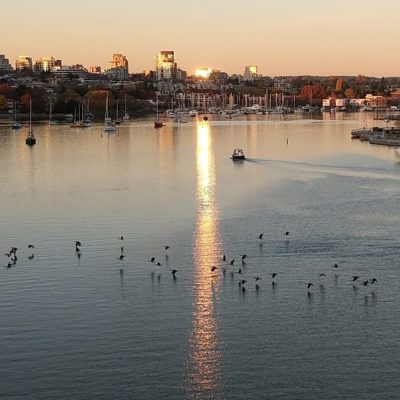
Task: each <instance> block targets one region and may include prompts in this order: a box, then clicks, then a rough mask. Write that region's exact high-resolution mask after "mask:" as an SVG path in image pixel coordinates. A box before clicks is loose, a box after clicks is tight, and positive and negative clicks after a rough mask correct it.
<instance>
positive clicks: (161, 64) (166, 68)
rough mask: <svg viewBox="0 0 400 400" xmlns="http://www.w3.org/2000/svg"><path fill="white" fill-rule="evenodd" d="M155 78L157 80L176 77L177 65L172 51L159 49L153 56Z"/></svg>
mask: <svg viewBox="0 0 400 400" xmlns="http://www.w3.org/2000/svg"><path fill="white" fill-rule="evenodd" d="M155 61H156V78H157V80H158V81H162V80H170V79H171V80H172V79H175V78H176V76H175V75H176V69H177V65H176V62H175V55H174V52H173V51H170V50H168V51H161V52H160V53H158V54H156V56H155Z"/></svg>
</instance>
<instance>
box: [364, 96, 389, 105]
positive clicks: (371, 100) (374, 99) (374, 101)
mask: <svg viewBox="0 0 400 400" xmlns="http://www.w3.org/2000/svg"><path fill="white" fill-rule="evenodd" d="M365 104H366V105H367V106H369V107H372V108H385V107H386V104H387V101H386V97H384V96H373V95H372V94H367V95H366V96H365Z"/></svg>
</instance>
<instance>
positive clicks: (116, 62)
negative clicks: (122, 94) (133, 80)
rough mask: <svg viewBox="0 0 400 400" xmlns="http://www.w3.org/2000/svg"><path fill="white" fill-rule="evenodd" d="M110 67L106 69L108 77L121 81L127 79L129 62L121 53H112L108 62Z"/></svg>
mask: <svg viewBox="0 0 400 400" xmlns="http://www.w3.org/2000/svg"><path fill="white" fill-rule="evenodd" d="M109 64H110V68H109V69H108V70H107V71H106V74H107V76H108V77H109V78H110V79H113V80H118V81H123V80H127V79H129V63H128V60H127V58H126V57H125V56H124V55H123V54H113V58H112V60H111V61H110V62H109Z"/></svg>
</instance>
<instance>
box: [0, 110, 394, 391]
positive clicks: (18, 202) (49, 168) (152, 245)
mask: <svg viewBox="0 0 400 400" xmlns="http://www.w3.org/2000/svg"><path fill="white" fill-rule="evenodd" d="M364 123H365V121H364V116H361V114H360V115H359V116H357V115H346V116H338V117H336V118H333V117H331V116H325V117H324V118H323V119H319V120H313V119H299V118H297V117H293V116H289V117H285V118H272V117H251V118H243V119H240V120H229V121H227V120H220V121H219V120H211V121H208V122H203V121H201V120H198V121H197V120H196V121H195V120H193V121H191V122H189V123H187V124H180V125H178V124H174V123H172V122H171V123H168V124H167V126H165V127H164V128H162V129H160V130H155V129H154V128H153V126H152V121H146V120H140V121H134V122H132V123H130V124H129V125H122V126H121V127H120V128H119V129H118V132H117V133H115V134H111V135H110V134H105V133H104V132H103V131H102V127H101V126H100V125H99V126H93V127H92V128H89V129H87V130H74V129H71V128H69V127H68V126H53V127H48V126H45V125H39V126H36V127H35V135H36V137H37V145H36V146H34V147H33V148H29V147H28V146H26V144H25V135H26V131H25V130H21V131H19V132H18V133H15V132H12V131H11V130H10V129H8V128H7V127H1V128H0V191H1V201H0V223H1V231H0V246H1V249H2V250H3V252H5V251H7V250H8V249H9V248H10V247H11V246H16V247H18V249H19V250H18V253H17V254H18V261H17V264H16V266H14V267H12V268H10V269H7V268H5V266H6V265H7V262H8V259H7V257H6V256H2V258H1V260H2V261H1V263H2V264H1V266H2V267H4V268H2V269H0V321H1V325H0V354H1V357H0V369H1V371H2V384H1V385H0V397H3V398H6V399H55V398H57V399H71V398H74V399H78V398H82V399H107V398H110V399H111V398H112V399H132V398H135V399H180V398H182V399H339V398H340V399H377V398H379V399H396V398H398V394H399V392H400V387H399V383H398V372H399V367H400V345H399V339H398V334H397V332H398V331H399V328H400V322H399V319H398V317H397V315H398V314H399V311H400V296H399V277H400V276H399V275H400V273H399V267H398V259H399V253H400V251H399V236H400V213H399V200H398V199H399V194H400V185H399V183H400V182H399V180H400V164H399V162H400V159H399V158H398V156H397V155H396V153H395V151H394V150H393V149H390V148H387V147H379V146H372V145H369V144H368V143H363V142H359V141H352V140H351V139H350V130H351V129H353V128H357V127H360V126H362V125H363V124H364ZM369 123H372V122H369ZM235 147H240V148H243V149H244V151H245V154H246V156H247V157H248V160H246V161H245V162H241V163H234V162H232V160H230V158H229V157H230V154H231V152H232V150H233V148H235ZM286 231H289V232H290V234H289V235H288V236H286V235H285V232H286ZM260 233H264V240H263V241H261V240H259V239H258V235H259V234H260ZM121 235H123V236H124V239H125V240H124V241H121V240H119V239H118V237H120V236H121ZM75 240H80V241H81V242H82V248H81V256H80V257H77V254H76V252H75V245H74V241H75ZM28 243H33V244H34V245H35V249H33V251H31V249H28V248H27V244H28ZM165 245H168V246H170V249H168V250H165V249H164V246H165ZM121 247H123V254H124V255H125V256H126V258H125V259H124V260H123V261H120V260H119V259H118V258H119V255H120V254H121ZM32 254H33V255H34V257H33V258H32ZM223 254H225V255H226V256H227V259H228V261H231V260H233V259H234V260H235V262H234V265H233V267H231V266H229V265H228V264H227V263H224V262H222V255H223ZM243 254H246V255H247V258H246V263H245V265H242V264H241V255H243ZM28 257H29V258H28ZM151 257H155V258H156V260H157V261H158V262H160V264H161V266H157V265H155V264H154V263H151V262H149V260H150V258H151ZM335 263H337V264H338V268H333V264H335ZM212 266H216V267H217V270H216V271H215V272H211V267H212ZM172 269H176V270H177V273H176V279H173V276H172V273H171V270H172ZM223 269H225V273H224V272H223ZM239 269H241V270H242V272H243V273H242V274H238V271H239ZM121 270H122V271H121ZM272 272H275V273H277V274H278V276H277V277H276V279H275V280H274V281H275V285H272V280H271V273H272ZM322 273H323V274H326V276H325V277H324V276H322V277H319V275H320V274H322ZM353 275H357V276H360V281H361V282H358V283H357V282H356V284H355V285H353V284H352V276H353ZM255 276H259V277H261V278H262V280H261V281H260V284H259V286H258V288H257V287H256V285H255V279H254V277H255ZM372 278H376V279H377V280H378V283H376V284H374V285H368V286H366V287H364V286H363V284H362V281H364V280H368V279H372ZM240 279H245V280H247V283H246V284H245V285H244V287H245V288H246V290H245V292H243V291H242V289H241V288H240V287H239V285H238V281H239V280H240ZM308 282H312V283H313V286H312V287H311V288H310V292H309V294H307V290H306V283H308Z"/></svg>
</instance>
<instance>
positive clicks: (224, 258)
mask: <svg viewBox="0 0 400 400" xmlns="http://www.w3.org/2000/svg"><path fill="white" fill-rule="evenodd" d="M222 261H225V262H226V255H225V254H224V255H223V256H222Z"/></svg>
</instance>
